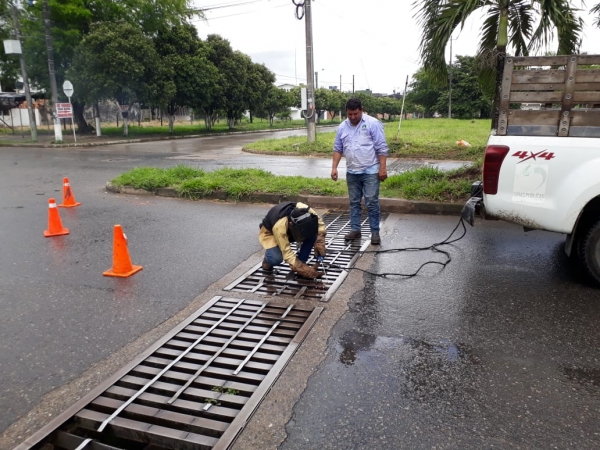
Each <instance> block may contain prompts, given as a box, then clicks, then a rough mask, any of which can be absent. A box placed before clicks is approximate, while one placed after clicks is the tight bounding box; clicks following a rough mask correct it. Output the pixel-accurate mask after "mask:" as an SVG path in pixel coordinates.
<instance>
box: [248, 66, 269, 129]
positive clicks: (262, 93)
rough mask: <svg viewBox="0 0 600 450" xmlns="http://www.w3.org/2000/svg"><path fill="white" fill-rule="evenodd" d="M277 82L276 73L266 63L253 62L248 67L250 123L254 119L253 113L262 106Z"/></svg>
mask: <svg viewBox="0 0 600 450" xmlns="http://www.w3.org/2000/svg"><path fill="white" fill-rule="evenodd" d="M273 83H275V74H274V73H273V72H271V71H270V70H269V69H267V67H266V66H265V65H264V64H256V63H251V64H250V67H248V82H247V84H246V91H247V92H246V97H247V99H248V111H249V113H250V123H252V121H253V117H252V115H253V113H254V111H256V110H257V109H260V108H261V107H262V102H263V101H264V100H265V99H266V97H267V95H268V94H269V93H270V92H271V90H272V87H273Z"/></svg>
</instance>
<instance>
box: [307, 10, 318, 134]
mask: <svg viewBox="0 0 600 450" xmlns="http://www.w3.org/2000/svg"><path fill="white" fill-rule="evenodd" d="M304 22H305V28H306V96H307V99H308V109H307V110H306V119H307V131H308V142H309V143H312V142H315V139H316V137H317V125H316V121H315V119H316V117H315V87H314V83H313V80H314V78H313V73H315V65H314V61H313V35H312V6H311V0H305V2H304Z"/></svg>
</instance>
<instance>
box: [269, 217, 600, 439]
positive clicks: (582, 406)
mask: <svg viewBox="0 0 600 450" xmlns="http://www.w3.org/2000/svg"><path fill="white" fill-rule="evenodd" d="M455 221H456V219H454V218H450V217H428V216H392V217H391V218H390V219H389V220H388V222H387V224H386V234H385V235H384V237H383V242H384V245H383V248H390V247H405V246H426V245H429V244H431V243H432V242H436V241H439V240H440V239H443V238H444V237H446V235H447V233H448V232H449V230H451V229H452V227H453V226H454V224H455ZM562 242H563V237H562V236H559V235H555V234H551V233H544V232H532V233H530V234H526V235H524V234H523V232H522V230H521V229H520V228H519V227H517V226H513V225H508V224H505V223H501V222H486V223H478V224H477V226H476V227H475V228H473V229H469V233H468V235H467V236H466V237H465V239H464V240H462V241H460V242H458V243H456V244H455V245H454V246H453V247H450V249H451V254H452V257H453V259H454V260H453V261H452V263H451V264H450V265H449V266H448V267H447V268H446V269H445V270H444V271H443V272H441V273H439V272H438V269H435V268H428V269H426V270H425V273H424V274H423V275H422V276H419V277H417V278H414V279H410V280H400V279H375V278H373V277H371V276H368V275H367V276H365V289H364V290H363V291H362V292H359V293H357V294H356V295H354V297H353V298H352V299H351V302H350V304H349V308H350V310H349V312H348V313H347V314H346V315H345V316H344V317H343V319H342V320H340V321H339V322H338V323H337V325H336V326H335V328H334V329H333V333H332V336H331V338H330V339H329V343H328V349H327V357H326V359H325V361H324V362H323V363H322V364H321V365H320V366H319V368H318V371H317V372H316V374H315V375H314V376H312V377H311V378H310V380H309V383H308V388H307V389H306V391H304V393H303V394H302V396H301V400H300V401H299V402H298V403H297V404H296V406H295V408H294V413H293V418H292V420H291V421H290V422H289V423H288V425H287V428H286V430H287V433H288V437H287V440H286V441H285V443H284V444H283V445H282V446H281V447H280V448H281V449H282V450H292V449H371V448H378V449H390V450H392V449H393V450H396V449H431V448H438V449H441V448H443V449H476V448H499V449H508V448H510V449H513V448H522V449H533V448H537V449H541V448H548V449H549V448H557V449H558V448H560V449H566V448H577V449H597V448H600V432H599V430H600V361H599V359H598V348H600V335H599V334H598V332H597V329H598V323H599V322H600V291H599V290H598V289H595V288H593V287H590V286H588V285H587V284H585V283H584V282H582V280H580V278H579V277H578V274H577V272H576V270H574V269H573V268H572V267H571V266H570V265H569V263H568V261H567V260H566V258H565V257H564V255H563V252H562ZM432 257H433V258H434V259H437V260H441V259H443V258H441V257H440V255H437V256H433V255H432V254H431V253H428V252H426V253H424V254H406V253H405V254H388V255H381V256H378V257H377V259H376V261H375V264H374V266H373V267H372V269H373V270H376V271H379V272H381V271H405V272H409V271H411V270H414V269H415V268H416V267H418V266H419V265H420V264H421V263H422V262H424V261H427V260H428V259H430V258H432Z"/></svg>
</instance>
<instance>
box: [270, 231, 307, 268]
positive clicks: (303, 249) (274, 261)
mask: <svg viewBox="0 0 600 450" xmlns="http://www.w3.org/2000/svg"><path fill="white" fill-rule="evenodd" d="M316 240H317V235H316V234H315V235H314V236H313V237H311V238H309V239H305V240H304V242H302V243H301V244H300V251H299V252H297V253H296V256H298V259H299V260H300V261H302V262H303V263H305V262H306V261H308V258H309V257H310V251H311V250H312V248H313V246H314V245H315V242H316ZM265 261H266V262H267V263H269V264H271V265H272V266H278V265H279V264H281V263H282V262H283V253H281V249H280V248H279V247H278V246H277V247H273V248H268V249H267V251H266V252H265Z"/></svg>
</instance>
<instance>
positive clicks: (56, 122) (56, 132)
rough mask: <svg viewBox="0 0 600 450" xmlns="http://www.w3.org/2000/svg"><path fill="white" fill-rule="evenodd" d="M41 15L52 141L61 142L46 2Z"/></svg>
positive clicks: (46, 0) (45, 0) (45, 1)
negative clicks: (50, 105) (52, 123)
mask: <svg viewBox="0 0 600 450" xmlns="http://www.w3.org/2000/svg"><path fill="white" fill-rule="evenodd" d="M42 15H43V18H44V28H45V30H46V53H47V54H48V73H49V74H50V93H51V95H52V119H53V121H54V140H55V141H56V142H62V140H63V136H62V129H61V128H60V119H59V118H58V112H57V110H56V104H57V103H58V88H57V87H56V72H55V71H54V50H53V48H52V35H51V34H50V12H49V10H48V0H44V1H43V5H42Z"/></svg>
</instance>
